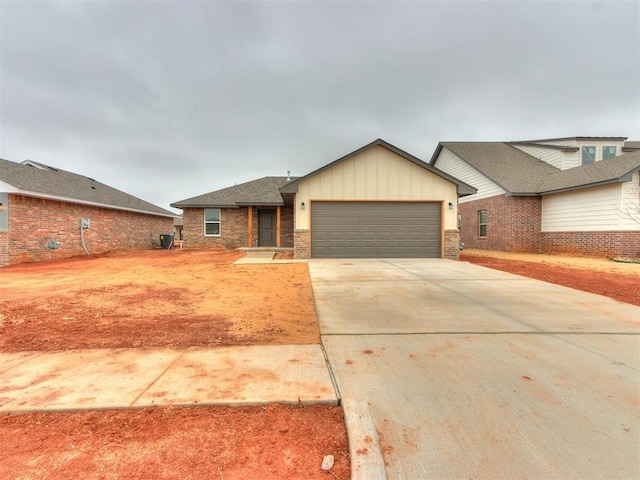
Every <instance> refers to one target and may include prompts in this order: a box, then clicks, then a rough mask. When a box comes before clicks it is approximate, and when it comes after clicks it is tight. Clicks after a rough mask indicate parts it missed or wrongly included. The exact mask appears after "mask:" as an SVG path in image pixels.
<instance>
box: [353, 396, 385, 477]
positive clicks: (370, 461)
mask: <svg viewBox="0 0 640 480" xmlns="http://www.w3.org/2000/svg"><path fill="white" fill-rule="evenodd" d="M342 409H343V411H344V419H345V424H346V426H347V437H348V439H349V455H350V457H351V480H386V478H387V472H386V470H385V466H384V459H383V458H382V451H381V449H380V441H379V439H378V432H377V431H376V427H375V424H374V422H373V416H372V415H371V410H370V409H369V404H368V403H367V402H365V401H364V400H353V399H342Z"/></svg>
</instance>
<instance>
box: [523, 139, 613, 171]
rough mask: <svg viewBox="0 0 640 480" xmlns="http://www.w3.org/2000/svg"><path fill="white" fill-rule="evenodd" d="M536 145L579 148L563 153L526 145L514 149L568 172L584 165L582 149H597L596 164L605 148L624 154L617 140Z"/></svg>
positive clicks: (542, 142)
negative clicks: (611, 148)
mask: <svg viewBox="0 0 640 480" xmlns="http://www.w3.org/2000/svg"><path fill="white" fill-rule="evenodd" d="M536 143H539V144H542V145H554V146H563V147H577V148H578V151H577V152H562V151H561V150H555V149H546V148H544V147H533V146H526V145H514V147H516V148H518V149H520V150H522V151H523V152H525V153H528V154H529V155H531V156H534V157H536V158H539V159H540V160H542V161H544V162H547V163H548V164H550V165H553V166H554V167H556V168H559V169H560V170H568V169H569V168H574V167H579V166H580V165H582V147H583V146H590V147H596V162H599V161H600V160H602V148H603V147H616V155H621V154H622V144H623V142H621V141H617V140H615V141H614V140H602V139H593V140H589V139H584V140H580V141H578V140H576V139H568V140H555V141H545V140H542V141H537V142H536Z"/></svg>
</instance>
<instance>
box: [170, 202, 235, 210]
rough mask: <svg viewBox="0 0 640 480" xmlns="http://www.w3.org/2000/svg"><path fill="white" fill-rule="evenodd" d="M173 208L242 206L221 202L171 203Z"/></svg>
mask: <svg viewBox="0 0 640 480" xmlns="http://www.w3.org/2000/svg"><path fill="white" fill-rule="evenodd" d="M169 206H170V207H173V208H180V209H185V208H240V207H239V206H238V205H222V204H219V203H171V204H170V205H169Z"/></svg>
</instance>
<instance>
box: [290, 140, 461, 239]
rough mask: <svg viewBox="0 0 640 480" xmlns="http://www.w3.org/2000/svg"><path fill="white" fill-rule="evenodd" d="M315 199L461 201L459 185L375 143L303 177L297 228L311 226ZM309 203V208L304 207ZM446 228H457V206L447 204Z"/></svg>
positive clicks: (453, 202) (445, 203)
mask: <svg viewBox="0 0 640 480" xmlns="http://www.w3.org/2000/svg"><path fill="white" fill-rule="evenodd" d="M314 200H352V201H367V200H382V201H438V202H444V205H447V204H448V203H449V202H451V203H452V204H453V205H456V204H457V200H458V195H457V188H456V185H455V184H454V183H452V182H450V181H449V180H446V179H444V178H442V177H440V176H439V175H437V174H435V173H432V172H430V171H428V170H426V169H424V168H422V167H420V166H418V165H416V164H414V163H413V162H411V161H409V160H406V159H405V158H402V157H401V156H399V155H397V154H395V153H393V152H391V151H390V150H387V149H386V148H384V147H382V146H379V145H377V146H375V147H372V148H370V149H368V150H365V151H363V152H360V153H359V154H357V155H355V156H353V157H351V158H348V159H346V160H344V161H342V162H338V163H336V165H334V166H332V167H329V168H327V169H326V170H323V171H321V172H318V173H317V174H315V175H313V176H311V177H309V178H308V179H306V180H303V181H302V182H300V184H299V185H298V192H297V194H296V203H297V206H298V208H296V229H309V227H310V224H311V222H310V211H311V208H312V207H311V208H309V207H307V206H308V205H311V202H313V201H314ZM303 202H304V203H305V206H306V208H305V209H304V210H303V209H301V208H299V207H300V205H301V204H302V203H303ZM443 210H444V216H445V218H444V228H445V229H456V228H457V220H456V218H457V214H456V209H455V208H454V209H451V210H450V209H448V208H443Z"/></svg>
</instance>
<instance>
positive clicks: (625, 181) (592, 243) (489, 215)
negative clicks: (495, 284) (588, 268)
mask: <svg viewBox="0 0 640 480" xmlns="http://www.w3.org/2000/svg"><path fill="white" fill-rule="evenodd" d="M637 143H638V142H626V138H625V137H570V138H556V139H544V140H531V141H519V142H440V143H439V145H438V147H437V148H436V150H435V152H434V154H433V156H432V159H431V162H430V163H431V164H432V165H434V166H436V167H438V168H439V169H441V170H443V171H445V172H447V173H449V174H450V175H454V176H455V177H456V178H460V179H461V180H463V181H464V182H466V183H468V184H470V185H473V186H474V187H476V188H477V193H475V194H473V195H469V196H466V197H464V198H461V199H460V205H459V210H460V212H459V215H460V216H459V222H460V233H461V240H462V242H463V243H464V244H465V246H466V247H470V248H480V249H487V250H503V251H514V252H548V253H567V254H578V255H592V256H638V255H640V173H639V171H640V151H639V150H638V148H637V147H638V145H637Z"/></svg>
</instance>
